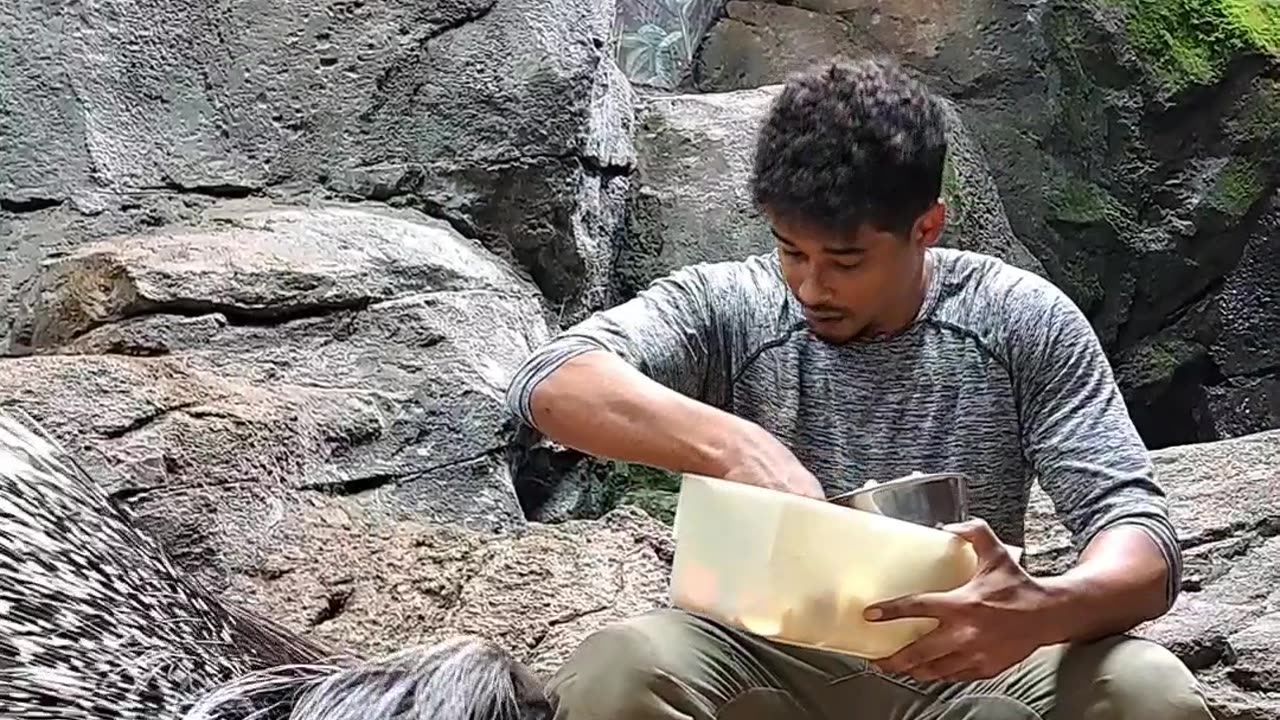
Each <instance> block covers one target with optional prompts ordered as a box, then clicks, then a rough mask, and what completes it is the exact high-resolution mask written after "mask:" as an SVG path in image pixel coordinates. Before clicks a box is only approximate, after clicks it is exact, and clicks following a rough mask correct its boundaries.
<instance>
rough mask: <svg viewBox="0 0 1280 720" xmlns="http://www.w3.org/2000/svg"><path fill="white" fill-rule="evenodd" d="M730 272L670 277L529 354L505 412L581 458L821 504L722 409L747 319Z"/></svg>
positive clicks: (814, 486)
mask: <svg viewBox="0 0 1280 720" xmlns="http://www.w3.org/2000/svg"><path fill="white" fill-rule="evenodd" d="M731 268H732V266H731V265H727V264H722V265H717V266H695V267H691V268H686V269H682V270H679V271H677V272H675V273H673V274H672V275H670V276H668V277H666V278H663V279H661V280H658V281H656V282H655V283H654V284H653V285H651V286H650V287H649V288H647V289H645V290H644V291H642V292H640V293H639V294H637V296H636V297H634V298H632V299H631V300H629V301H627V302H625V303H622V304H621V305H618V306H616V307H613V308H610V309H608V310H605V311H603V312H599V313H596V314H594V315H593V316H591V317H590V318H588V319H587V320H585V321H583V322H582V323H579V324H578V325H576V326H575V327H573V328H570V329H569V330H567V331H566V332H564V333H562V334H561V335H560V336H559V337H557V338H556V339H555V340H554V341H552V342H550V343H548V344H546V345H544V346H543V347H541V348H538V349H537V350H536V351H535V352H534V353H533V354H532V355H531V356H530V357H529V358H528V359H527V360H526V361H525V363H524V364H523V365H522V366H521V368H520V369H519V370H518V371H517V373H516V376H515V377H514V378H513V380H512V383H511V386H510V389H509V390H508V394H507V399H508V403H509V405H510V407H511V410H512V412H513V413H515V414H516V416H517V417H519V418H520V419H521V420H522V421H524V422H525V423H526V424H528V425H530V426H532V427H533V428H535V429H537V430H539V431H540V432H541V433H543V434H544V435H546V436H547V437H549V438H550V439H552V440H554V441H556V442H557V443H560V444H561V445H565V446H567V447H571V448H574V449H576V450H579V451H581V452H584V453H587V454H590V455H595V456H598V457H606V458H611V459H615V460H624V461H629V462H636V463H641V464H645V465H650V466H653V467H660V468H665V469H667V470H671V471H674V472H690V473H696V474H700V475H709V476H712V477H720V478H726V479H731V480H738V481H743V482H749V483H752V484H758V485H765V486H774V487H777V488H778V489H784V490H790V491H792V492H800V493H802V494H808V495H813V496H820V495H821V490H820V489H819V488H818V483H817V481H816V480H815V479H813V478H812V476H811V475H809V474H808V472H807V471H805V470H804V469H803V468H801V467H800V466H799V463H798V461H796V460H795V458H794V456H792V455H791V453H790V451H789V450H787V449H786V448H785V447H783V446H782V445H781V443H779V442H778V441H777V439H775V438H774V437H773V436H772V435H770V434H769V433H768V432H766V431H765V430H764V429H763V428H761V427H760V426H758V425H756V424H755V423H752V422H750V421H748V420H745V419H743V418H740V417H737V416H735V415H733V414H731V413H728V412H726V411H724V410H722V409H720V407H722V406H723V405H724V404H725V403H726V402H727V400H728V397H729V389H730V384H731V382H732V373H733V358H734V356H735V353H734V347H735V346H734V343H736V342H738V339H737V338H736V336H735V334H734V333H735V331H736V330H735V328H736V327H739V326H740V323H736V322H735V320H733V318H734V317H736V315H735V313H742V312H745V308H744V307H743V306H742V305H740V303H741V302H742V301H741V299H740V298H738V297H735V296H734V295H733V293H734V291H735V290H736V289H737V288H735V287H734V286H735V285H737V283H736V282H735V281H734V279H733V278H725V277H721V275H722V274H725V273H730V272H731ZM718 280H719V281H718ZM739 287H740V285H739Z"/></svg>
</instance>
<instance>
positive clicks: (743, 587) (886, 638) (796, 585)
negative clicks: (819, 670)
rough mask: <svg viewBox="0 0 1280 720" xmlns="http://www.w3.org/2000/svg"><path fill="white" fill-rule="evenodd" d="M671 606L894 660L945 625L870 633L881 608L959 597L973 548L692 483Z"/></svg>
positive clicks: (794, 499)
mask: <svg viewBox="0 0 1280 720" xmlns="http://www.w3.org/2000/svg"><path fill="white" fill-rule="evenodd" d="M675 537H676V552H675V560H674V567H673V570H672V577H671V586H670V592H671V601H672V604H673V605H675V606H676V607H678V608H681V609H684V610H686V611H689V612H693V613H697V614H701V615H705V616H707V617H711V618H714V619H716V620H719V621H721V622H724V623H726V624H729V625H731V626H734V627H737V628H740V629H742V630H746V631H748V632H751V633H754V634H756V635H760V636H763V637H766V638H769V639H771V640H774V641H777V642H782V643H788V644H792V645H800V646H805V647H811V648H822V649H826V650H831V651H836V652H842V653H846V654H850V655H855V656H858V657H863V658H867V659H878V658H883V657H888V656H889V655H892V654H893V653H895V652H897V651H898V650H899V649H900V648H902V647H905V646H906V645H908V644H909V643H911V642H912V641H914V640H915V639H917V638H919V637H920V636H921V635H924V634H925V633H927V632H929V631H930V630H932V629H933V628H934V627H936V626H937V620H935V619H933V618H902V619H898V620H889V621H880V622H868V621H867V620H865V619H864V618H863V616H862V613H863V610H864V609H865V608H866V607H867V606H868V605H870V604H872V603H876V602H880V601H882V600H889V599H891V598H895V597H899V596H902V595H907V594H910V593H918V592H936V591H944V590H950V589H953V588H957V587H959V586H961V585H963V584H964V583H965V582H967V581H968V580H969V579H970V578H972V577H973V576H974V574H975V573H976V572H977V557H976V555H975V553H974V551H973V548H972V546H971V545H970V544H969V543H968V542H966V541H965V540H964V539H962V538H960V537H959V536H957V535H955V534H953V533H949V532H945V531H943V530H937V529H934V528H929V527H925V526H923V525H916V524H913V523H909V522H906V521H903V520H895V519H893V518H890V517H886V516H883V515H877V514H875V513H869V512H864V511H860V510H853V509H850V508H847V507H841V506H839V505H835V504H832V503H828V502H823V501H821V500H814V499H811V498H805V497H801V496H798V495H792V494H788V493H783V492H777V491H772V490H766V489H763V488H759V487H755V486H752V485H745V484H742V483H735V482H729V481H726V480H719V479H715V478H709V477H703V476H700V475H686V476H685V477H684V479H683V482H682V484H681V489H680V497H679V502H678V504H677V506H676V516H675Z"/></svg>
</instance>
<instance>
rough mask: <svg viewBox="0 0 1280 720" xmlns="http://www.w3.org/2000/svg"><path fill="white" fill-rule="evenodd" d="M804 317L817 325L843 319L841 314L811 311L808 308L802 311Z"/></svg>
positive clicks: (827, 311) (828, 311)
mask: <svg viewBox="0 0 1280 720" xmlns="http://www.w3.org/2000/svg"><path fill="white" fill-rule="evenodd" d="M804 316H805V318H806V319H808V320H809V321H810V322H817V323H830V322H836V321H838V320H842V319H844V314H843V313H838V312H832V311H830V310H811V309H809V308H805V309H804Z"/></svg>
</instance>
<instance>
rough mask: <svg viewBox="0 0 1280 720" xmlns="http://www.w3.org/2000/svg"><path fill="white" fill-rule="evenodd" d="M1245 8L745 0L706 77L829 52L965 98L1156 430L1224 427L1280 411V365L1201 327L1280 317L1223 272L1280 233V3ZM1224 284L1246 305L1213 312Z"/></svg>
mask: <svg viewBox="0 0 1280 720" xmlns="http://www.w3.org/2000/svg"><path fill="white" fill-rule="evenodd" d="M1232 8H1234V6H1233V5H1231V4H1230V3H1226V2H1221V3H1217V2H1210V3H1204V4H1203V5H1197V9H1196V11H1195V13H1194V14H1196V15H1203V18H1199V17H1198V18H1197V19H1196V22H1195V23H1191V22H1190V21H1189V20H1188V19H1187V18H1189V17H1190V16H1189V15H1184V14H1180V13H1178V12H1170V13H1164V12H1157V11H1156V10H1154V9H1152V6H1150V5H1148V4H1142V3H1134V2H1130V1H1129V0H1112V1H1109V2H1106V3H1095V2H1085V1H1083V0H1036V1H1035V2H1032V3H1021V4H1017V3H1015V4H1009V3H995V2H991V0H963V1H962V2H959V3H956V4H954V7H952V6H948V12H946V13H941V14H940V13H937V12H935V11H933V10H932V9H931V8H928V7H925V6H924V5H923V4H921V3H919V2H917V1H916V0H889V1H887V2H886V1H877V2H869V1H868V0H799V1H797V2H785V3H783V2H767V1H765V0H752V1H749V2H744V1H737V0H735V1H733V2H730V3H728V5H727V9H726V14H725V16H724V17H723V18H722V19H721V20H720V21H719V22H718V23H717V24H716V25H715V26H714V27H713V28H712V29H711V31H710V32H709V34H708V37H707V38H706V40H705V41H704V43H703V44H702V46H701V50H700V56H699V61H698V63H696V64H695V67H697V68H699V74H698V75H697V76H696V77H695V79H694V80H695V83H694V84H695V86H696V87H697V88H698V89H699V90H703V91H728V90H735V89H740V88H743V87H753V86H756V85H765V84H770V83H776V82H780V81H782V80H784V79H785V77H786V76H787V74H788V73H790V72H793V71H795V70H799V69H801V68H803V67H805V66H807V65H808V64H810V63H811V62H814V61H817V60H822V59H823V58H825V57H826V56H828V55H832V54H844V55H854V56H856V55H862V54H865V53H868V52H875V53H887V54H889V55H891V56H892V57H894V58H896V59H898V60H900V61H902V62H903V63H904V64H906V65H907V66H909V67H910V68H911V69H913V71H915V72H916V73H918V74H919V75H921V76H922V77H923V78H925V79H926V80H927V81H928V82H929V84H930V85H931V86H932V87H933V88H934V89H936V90H938V91H940V92H941V93H943V94H945V95H947V96H949V97H952V98H954V99H955V102H956V105H957V107H958V109H959V114H960V116H961V117H962V118H963V121H964V125H965V126H966V127H967V128H969V129H970V131H971V137H972V138H973V139H974V140H975V141H976V142H975V145H974V147H975V148H978V147H980V148H981V153H980V154H981V155H984V156H985V162H986V164H987V165H988V166H989V168H990V171H991V174H992V176H993V179H994V186H995V187H996V188H998V191H999V194H1000V199H1001V201H1002V203H1003V205H1004V208H1005V210H1006V215H1007V218H1008V222H1009V225H1010V227H1011V229H1012V233H1013V235H1014V236H1016V237H1017V238H1019V239H1020V240H1021V241H1022V242H1024V243H1026V246H1027V248H1028V249H1029V250H1030V251H1031V252H1032V253H1033V254H1034V255H1035V256H1036V258H1037V259H1038V260H1039V262H1040V263H1042V265H1043V267H1044V270H1045V272H1046V273H1047V275H1048V276H1049V277H1050V278H1051V279H1052V280H1053V281H1054V282H1055V283H1057V284H1058V285H1060V286H1061V287H1063V288H1064V289H1065V290H1066V291H1067V292H1068V293H1069V294H1070V295H1071V296H1072V297H1073V299H1075V301H1076V302H1077V303H1078V304H1079V305H1080V306H1081V307H1082V308H1083V309H1084V310H1085V312H1086V313H1087V314H1088V315H1089V316H1090V318H1091V319H1092V321H1093V322H1094V325H1095V327H1096V328H1097V330H1098V332H1099V334H1100V335H1101V337H1102V338H1103V340H1104V342H1105V344H1106V345H1107V347H1108V349H1109V350H1111V351H1112V352H1113V353H1114V354H1115V356H1116V357H1117V362H1118V363H1120V364H1125V363H1130V362H1134V363H1136V365H1134V366H1133V367H1129V368H1126V369H1125V370H1124V372H1123V373H1122V375H1123V376H1124V378H1125V380H1126V385H1125V391H1126V394H1127V396H1128V397H1129V398H1130V400H1131V402H1132V403H1133V404H1134V405H1135V406H1136V407H1135V413H1134V416H1135V420H1137V421H1138V423H1139V429H1140V431H1141V432H1142V434H1143V437H1144V438H1145V439H1146V440H1147V442H1148V444H1149V445H1151V446H1153V447H1159V446H1165V445H1170V444H1179V443H1185V442H1192V441H1197V440H1203V439H1216V438H1221V437H1230V436H1234V435H1240V434H1244V433H1248V432H1254V431H1257V430H1259V429H1263V428H1269V427H1275V426H1276V425H1277V423H1278V422H1280V414H1277V411H1276V409H1275V408H1276V403H1277V399H1276V397H1277V394H1278V391H1277V390H1276V388H1275V380H1274V375H1275V374H1274V373H1273V372H1266V373H1262V374H1261V375H1259V374H1258V372H1257V371H1256V370H1243V369H1240V368H1239V367H1236V364H1235V363H1231V362H1225V363H1224V362H1223V360H1222V351H1223V348H1224V347H1225V346H1228V345H1230V344H1231V343H1232V342H1234V341H1231V340H1223V339H1222V338H1221V335H1217V336H1215V337H1210V338H1209V339H1208V340H1207V341H1206V340H1204V339H1203V338H1202V336H1204V335H1205V334H1206V333H1207V334H1210V335H1215V334H1217V333H1220V332H1221V333H1226V335H1227V336H1231V335H1232V334H1234V333H1237V332H1241V333H1246V334H1250V337H1253V338H1257V337H1258V336H1257V333H1256V332H1255V330H1256V328H1257V327H1263V326H1266V325H1268V324H1271V323H1274V322H1277V321H1276V320H1275V318H1276V317H1280V311H1277V310H1276V305H1275V303H1270V302H1268V301H1267V297H1268V295H1267V293H1266V292H1264V291H1257V290H1253V289H1251V287H1250V288H1241V287H1240V286H1239V285H1238V283H1232V282H1230V281H1228V280H1227V278H1228V277H1229V276H1231V275H1232V274H1233V273H1235V272H1236V268H1237V267H1238V266H1239V265H1240V263H1241V258H1242V256H1246V255H1247V253H1246V248H1247V247H1249V246H1250V244H1251V243H1253V242H1256V241H1255V240H1253V238H1256V237H1257V236H1258V235H1259V234H1266V233H1268V232H1274V230H1273V228H1274V221H1269V220H1267V218H1268V217H1270V214H1271V213H1273V212H1274V211H1273V208H1274V207H1275V202H1274V200H1273V199H1272V196H1273V195H1274V192H1275V190H1276V187H1277V185H1280V152H1277V150H1276V148H1277V147H1280V134H1277V133H1280V122H1277V119H1280V84H1278V83H1280V61H1277V58H1278V57H1280V45H1278V44H1277V42H1276V40H1275V38H1276V37H1277V32H1278V31H1280V18H1277V17H1276V16H1275V15H1274V14H1273V13H1270V12H1262V11H1258V12H1256V13H1248V14H1238V13H1235V11H1234V10H1233V9H1232ZM1246 272H1254V271H1246ZM1228 286H1234V288H1235V289H1234V290H1233V292H1234V296H1233V297H1232V298H1230V303H1231V304H1232V305H1233V306H1234V307H1236V308H1237V310H1236V312H1235V313H1234V314H1233V316H1232V318H1230V319H1228V318H1225V317H1221V316H1220V315H1219V314H1217V313H1215V312H1212V311H1211V312H1208V313H1202V312H1198V311H1199V310H1200V309H1201V308H1198V307H1197V306H1198V305H1200V304H1202V303H1203V302H1204V301H1206V299H1207V298H1212V297H1214V296H1216V295H1218V294H1219V292H1220V291H1223V292H1225V291H1226V288H1227V287H1228ZM1188 314H1191V315H1193V316H1194V318H1197V319H1199V320H1201V321H1203V323H1205V324H1196V323H1195V322H1191V321H1190V320H1189V319H1188V318H1187V317H1186V315H1188ZM1215 317H1217V318H1218V319H1221V320H1222V321H1223V322H1226V323H1228V324H1231V323H1236V324H1241V323H1244V324H1246V325H1250V326H1251V327H1253V328H1254V329H1253V330H1249V329H1245V328H1244V327H1243V326H1242V328H1241V329H1240V330H1238V331H1237V330H1235V329H1232V328H1231V327H1222V328H1217V327H1215V326H1213V325H1212V324H1211V323H1212V322H1214V320H1215ZM1245 317H1252V318H1255V319H1254V320H1250V321H1245V320H1243V318H1245ZM1174 325H1178V329H1177V330H1176V331H1175V330H1173V329H1172V327H1173V326H1174ZM1272 337H1274V336H1272ZM1171 343H1172V345H1171ZM1188 343H1190V346H1191V349H1193V350H1194V352H1186V350H1187V349H1188V347H1189V345H1188ZM1215 344H1218V345H1220V346H1219V347H1218V349H1216V350H1215V351H1214V352H1208V349H1209V346H1214V345H1215ZM1263 344H1268V343H1266V342H1265V341H1263ZM1274 345H1275V342H1274V341H1272V342H1270V343H1269V346H1274ZM1194 346H1199V347H1198V348H1197V347H1194ZM1152 357H1154V358H1158V359H1159V361H1160V362H1162V363H1163V364H1162V365H1161V366H1160V367H1155V368H1153V367H1149V366H1147V365H1145V363H1146V362H1147V361H1148V360H1149V359H1150V358H1152ZM1165 360H1172V363H1164V361H1165ZM1174 374H1176V375H1177V377H1176V378H1174V377H1172V376H1173V375H1174ZM1130 379H1133V380H1135V382H1136V384H1128V381H1129V380H1130Z"/></svg>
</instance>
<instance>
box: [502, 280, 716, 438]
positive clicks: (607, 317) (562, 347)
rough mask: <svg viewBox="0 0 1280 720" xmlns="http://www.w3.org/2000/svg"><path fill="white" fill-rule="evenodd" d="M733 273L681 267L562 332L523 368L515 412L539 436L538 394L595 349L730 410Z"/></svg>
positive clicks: (513, 387) (512, 404) (512, 390)
mask: <svg viewBox="0 0 1280 720" xmlns="http://www.w3.org/2000/svg"><path fill="white" fill-rule="evenodd" d="M731 273H732V267H731V266H730V265H729V264H702V265H693V266H689V267H686V268H682V269H680V270H677V271H675V272H673V273H672V274H670V275H668V276H666V277H663V278H660V279H658V280H656V281H654V282H653V283H652V284H651V285H650V286H649V287H648V288H646V289H645V290H643V291H641V292H640V293H638V294H637V295H636V296H635V297H633V298H632V299H630V300H628V301H626V302H624V303H621V304H619V305H616V306H614V307H612V308H609V309H607V310H602V311H598V312H596V313H594V314H593V315H591V316H590V317H588V318H587V319H585V320H583V321H582V322H580V323H578V324H577V325H575V326H573V327H571V328H569V329H567V330H565V331H564V332H562V333H560V334H559V335H558V336H556V337H555V338H554V339H552V340H551V342H549V343H547V344H546V345H543V346H542V347H540V348H538V349H536V350H535V351H534V352H533V353H532V355H530V357H529V358H527V359H526V361H525V362H524V363H523V364H522V365H521V367H520V368H519V369H517V371H516V373H515V375H514V377H513V378H512V381H511V384H510V387H509V389H508V391H507V398H506V399H507V405H508V407H509V409H510V411H511V412H512V413H513V414H514V415H515V416H516V417H517V418H518V419H519V420H520V421H522V422H524V423H525V424H526V425H528V426H529V427H533V428H535V429H536V427H537V426H536V424H535V423H534V420H533V413H532V410H531V409H530V402H529V401H530V397H531V396H532V394H533V390H534V388H536V387H537V385H538V383H540V382H542V380H544V379H545V378H546V377H547V376H549V375H550V374H551V373H552V372H554V371H555V370H556V369H557V368H559V367H560V366H562V365H563V364H564V363H565V362H567V361H568V360H570V359H571V358H573V357H576V356H578V355H581V354H583V353H586V352H588V351H591V350H607V351H610V352H613V353H615V354H617V355H618V356H619V357H621V358H622V359H623V360H625V361H626V362H628V363H630V364H631V365H632V366H633V367H635V368H636V369H638V370H639V371H640V372H642V373H644V374H645V375H647V376H648V377H650V378H652V379H653V380H655V381H657V382H659V383H661V384H663V385H665V386H667V387H668V388H671V389H672V390H675V391H677V392H679V393H682V394H684V395H686V396H689V397H692V398H694V399H696V400H701V401H703V402H706V403H708V404H711V405H716V406H721V405H723V403H724V402H725V399H726V397H727V393H728V388H729V384H730V382H729V377H730V372H731V370H730V352H729V348H728V342H727V340H726V338H727V336H728V335H729V333H730V332H731V330H730V329H729V327H728V325H730V324H731V323H727V322H725V321H724V320H723V318H725V317H727V316H729V315H730V314H731V312H732V310H733V304H732V298H731V297H729V296H727V295H726V291H727V290H728V286H729V285H731V279H730V278H728V277H727V275H729V274H731Z"/></svg>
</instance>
